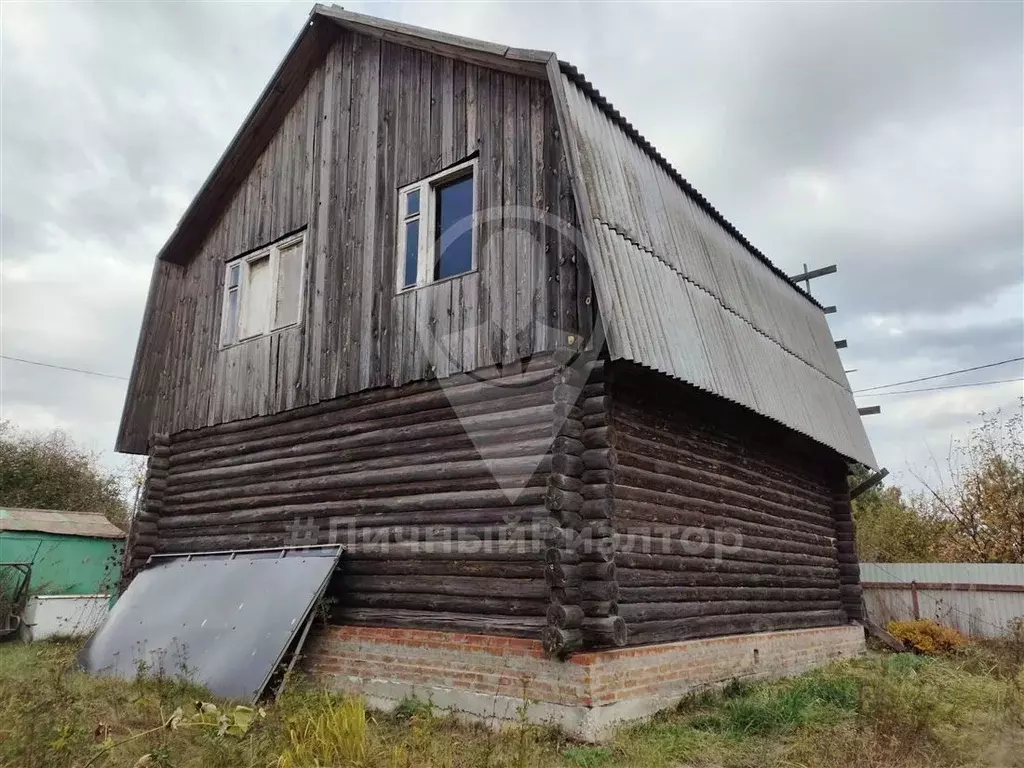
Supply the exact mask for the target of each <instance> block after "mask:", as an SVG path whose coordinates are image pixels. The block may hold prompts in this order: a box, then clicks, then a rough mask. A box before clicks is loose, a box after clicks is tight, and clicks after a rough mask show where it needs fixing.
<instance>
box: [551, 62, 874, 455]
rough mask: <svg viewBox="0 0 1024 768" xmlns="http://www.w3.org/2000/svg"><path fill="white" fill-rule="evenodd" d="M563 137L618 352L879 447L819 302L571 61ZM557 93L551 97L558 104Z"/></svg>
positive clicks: (814, 428)
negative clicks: (688, 179) (586, 217)
mask: <svg viewBox="0 0 1024 768" xmlns="http://www.w3.org/2000/svg"><path fill="white" fill-rule="evenodd" d="M561 70H562V72H561V81H562V82H561V86H562V88H563V90H564V96H565V101H564V104H565V112H566V114H565V115H564V119H565V123H566V125H565V130H566V133H567V137H566V138H567V144H568V149H569V151H570V152H572V153H573V155H574V158H575V163H576V165H577V166H578V168H577V172H576V178H575V179H574V181H575V184H576V194H577V195H584V196H585V198H586V206H585V207H584V210H585V211H587V213H586V214H585V215H589V216H590V217H591V219H592V220H591V221H589V222H586V221H585V222H584V228H585V230H588V231H587V235H588V238H589V239H591V240H592V241H593V247H592V248H590V249H589V251H588V256H589V260H590V265H591V270H592V272H593V275H594V284H595V287H596V289H597V291H598V299H599V303H600V309H601V314H602V317H603V318H604V321H605V327H606V329H607V331H608V341H609V347H610V351H611V355H612V357H613V358H616V359H627V360H632V361H633V362H636V363H639V364H641V365H645V366H647V367H649V368H653V369H655V370H658V371H661V372H662V373H665V374H668V375H670V376H673V377H675V378H678V379H682V380H684V381H686V382H689V383H690V384H693V385H694V386H697V387H699V388H701V389H704V390H706V391H708V392H711V393H713V394H715V395H718V396H720V397H724V398H726V399H727V400H731V401H733V402H736V403H739V404H740V405H743V406H746V407H747V408H750V409H751V410H753V411H756V412H757V413H760V414H762V415H764V416H767V417H768V418H770V419H773V420H775V421H778V422H780V423H781V424H784V425H785V426H787V427H790V428H791V429H794V430H796V431H798V432H801V433H803V434H805V435H807V436H808V437H811V438H813V439H814V440H816V441H818V442H820V443H822V444H824V445H827V446H829V447H830V448H833V449H834V450H836V451H837V452H838V453H840V454H842V455H843V456H846V457H848V458H850V459H854V460H856V461H860V462H862V463H864V464H867V465H868V466H871V467H874V466H875V457H874V453H873V452H872V450H871V445H870V443H869V442H868V438H867V434H866V432H865V431H864V426H863V424H862V422H861V419H860V414H859V413H858V412H857V406H856V403H855V402H854V399H853V395H852V393H851V392H850V385H849V382H848V381H847V378H846V374H845V373H844V372H843V366H842V362H841V361H840V359H839V353H838V352H837V351H836V348H835V343H834V341H833V339H832V334H831V332H830V330H829V327H828V322H827V320H826V318H825V315H824V312H823V311H822V309H821V305H819V304H818V303H817V302H815V301H814V300H813V299H811V298H810V297H809V296H808V295H807V294H806V293H804V292H803V291H802V290H800V289H799V287H797V286H796V285H795V284H794V283H793V282H792V281H791V280H789V278H788V277H787V276H786V275H784V274H783V273H782V272H780V271H779V270H778V268H776V267H775V266H774V265H773V264H772V263H771V262H770V261H769V260H768V259H767V257H765V256H764V255H763V254H761V253H760V252H759V251H757V250H756V249H755V248H754V247H753V246H752V245H750V243H749V242H747V241H746V239H744V238H743V236H742V235H741V234H740V233H739V232H738V231H737V230H736V229H735V228H734V227H733V226H732V225H731V224H729V223H728V222H727V221H726V220H725V219H724V218H723V217H722V216H721V214H719V213H718V212H717V211H716V210H715V209H714V208H712V207H711V205H710V204H709V203H708V202H707V201H706V200H704V198H702V197H701V196H700V195H699V194H697V192H696V191H695V190H693V188H692V187H690V186H689V184H687V183H686V181H685V180H683V179H682V177H681V176H679V174H678V173H676V172H675V170H674V169H673V168H672V167H671V166H670V165H669V164H668V163H667V161H665V159H664V158H662V157H661V156H660V155H658V154H657V152H656V151H655V150H654V149H653V147H651V146H650V144H649V143H647V142H646V140H644V139H643V137H642V136H640V135H639V133H637V132H636V130H635V129H634V128H633V127H632V126H631V125H629V123H627V122H625V120H624V119H623V118H622V117H621V116H620V115H619V114H618V113H617V112H616V111H615V110H614V108H612V107H611V105H610V104H608V103H607V101H605V100H604V99H603V98H601V96H600V94H598V93H597V92H596V90H594V89H593V87H592V86H590V84H589V83H587V82H586V81H585V80H583V78H582V76H581V75H579V73H578V72H577V71H576V70H575V69H574V68H572V67H571V65H567V64H565V63H562V64H561ZM558 103H559V99H558V98H556V104H558Z"/></svg>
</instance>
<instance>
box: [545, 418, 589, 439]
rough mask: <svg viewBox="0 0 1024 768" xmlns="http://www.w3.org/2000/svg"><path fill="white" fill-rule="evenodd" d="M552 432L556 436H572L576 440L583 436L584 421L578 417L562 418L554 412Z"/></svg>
mask: <svg viewBox="0 0 1024 768" xmlns="http://www.w3.org/2000/svg"><path fill="white" fill-rule="evenodd" d="M552 417H553V418H552V424H551V427H552V434H553V435H555V436H556V437H557V436H559V435H561V436H564V437H572V438H575V439H576V440H580V439H582V438H583V432H584V427H583V422H582V421H579V420H578V419H562V418H559V417H557V416H555V415H554V414H552Z"/></svg>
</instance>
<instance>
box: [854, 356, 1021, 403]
mask: <svg viewBox="0 0 1024 768" xmlns="http://www.w3.org/2000/svg"><path fill="white" fill-rule="evenodd" d="M1021 360H1024V357H1012V358H1010V359H1009V360H1000V361H999V362H998V363H988V364H986V365H976V366H974V367H973V368H961V369H960V370H958V371H948V372H947V373H936V374H934V375H932V376H922V377H921V378H919V379H907V380H906V381H894V382H893V383H892V384H879V385H878V386H876V387H865V388H864V389H855V390H853V394H855V395H859V394H860V393H861V392H873V391H874V390H876V389H888V388H889V387H900V386H903V385H904V384H917V383H918V382H920V381H931V380H932V379H942V378H945V377H946V376H954V375H956V374H958V373H970V372H971V371H981V370H984V369H985V368H995V367H996V366H997V365H1006V364H1007V363H1019V362H1020V361H1021Z"/></svg>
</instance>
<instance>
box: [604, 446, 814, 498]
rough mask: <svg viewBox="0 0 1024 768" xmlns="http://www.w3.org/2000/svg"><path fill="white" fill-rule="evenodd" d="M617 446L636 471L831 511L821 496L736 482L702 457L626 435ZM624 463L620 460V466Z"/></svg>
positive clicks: (755, 479)
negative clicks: (712, 481) (645, 471)
mask: <svg viewBox="0 0 1024 768" xmlns="http://www.w3.org/2000/svg"><path fill="white" fill-rule="evenodd" d="M617 445H618V448H619V450H620V451H621V452H622V454H623V456H629V457H631V458H632V459H635V460H636V461H637V462H638V465H637V466H638V468H640V469H645V470H649V471H652V472H656V473H661V474H667V475H677V474H678V476H679V477H683V478H687V479H690V480H695V481H698V482H707V481H706V480H705V479H704V478H709V477H713V478H715V480H714V485H716V486H718V487H721V488H722V489H723V490H729V491H733V492H736V493H741V494H743V495H745V496H753V497H756V498H763V499H766V500H770V501H772V502H774V503H777V504H781V505H782V506H783V507H785V508H788V509H792V508H797V509H804V510H812V511H815V512H819V513H822V514H830V513H831V512H832V509H833V505H832V504H831V500H830V499H829V498H828V497H827V496H826V495H824V494H821V493H818V494H811V495H810V496H808V495H807V494H806V492H805V489H802V488H799V487H796V485H795V484H794V485H793V486H792V487H789V486H782V487H780V486H779V484H777V483H766V482H765V477H764V476H763V475H761V474H759V473H752V474H750V475H746V476H745V477H744V478H743V479H741V478H737V477H735V476H734V473H732V472H730V468H729V466H728V465H726V464H724V463H722V462H716V461H709V460H708V459H707V456H706V455H699V454H694V453H693V452H690V451H680V450H677V449H674V448H671V447H669V446H666V445H663V444H661V443H658V442H656V441H653V440H645V439H643V438H639V437H637V436H636V435H635V434H630V433H628V432H627V433H626V434H624V435H622V436H621V438H619V439H618V442H617ZM625 461H626V460H625V459H623V463H625Z"/></svg>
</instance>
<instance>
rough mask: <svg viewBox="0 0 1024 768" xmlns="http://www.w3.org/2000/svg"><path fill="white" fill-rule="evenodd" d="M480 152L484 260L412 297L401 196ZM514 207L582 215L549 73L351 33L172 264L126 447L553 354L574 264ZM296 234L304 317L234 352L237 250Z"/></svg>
mask: <svg viewBox="0 0 1024 768" xmlns="http://www.w3.org/2000/svg"><path fill="white" fill-rule="evenodd" d="M473 153H479V159H478V166H477V169H478V170H477V178H476V180H475V184H476V185H477V187H478V190H477V191H478V199H479V202H480V205H481V207H482V209H483V211H485V212H490V213H488V214H487V215H485V216H484V219H485V221H484V222H483V224H482V225H481V227H480V228H479V230H478V232H477V262H478V268H477V270H476V271H474V272H473V273H470V274H468V275H466V276H463V277H459V278H455V279H452V280H450V281H448V282H447V283H444V284H439V285H437V286H432V287H428V288H424V289H419V290H414V291H408V292H404V293H401V294H398V293H397V291H396V286H397V275H396V269H397V266H398V264H397V262H396V254H395V248H396V229H397V222H396V220H395V210H396V206H397V203H398V200H397V190H398V189H399V188H400V187H402V186H404V185H406V184H409V183H412V182H414V181H417V180H419V179H422V178H424V177H426V176H429V175H430V174H432V173H435V172H437V171H439V170H441V169H443V168H445V167H447V166H449V165H451V164H452V163H455V162H459V161H460V160H463V159H466V158H467V157H469V156H471V155H472V154H473ZM516 205H520V206H530V207H535V208H537V209H538V210H540V211H543V212H548V213H551V214H553V215H556V216H559V215H561V216H563V217H565V218H566V220H567V222H568V224H569V226H570V227H572V226H574V225H575V214H574V212H573V211H574V208H573V205H572V199H571V191H570V184H569V179H568V177H567V174H566V172H565V167H564V161H563V160H562V145H561V137H560V136H559V134H558V131H557V124H556V120H555V117H554V114H553V103H552V99H551V95H550V91H549V89H548V86H547V84H546V81H542V80H534V79H531V78H528V77H525V76H517V75H511V74H507V73H501V72H494V71H490V70H487V69H484V68H482V67H479V66H476V65H472V64H468V63H465V62H461V61H453V60H452V59H448V58H445V57H443V56H439V55H435V54H432V53H428V52H425V51H418V50H412V49H408V48H403V47H401V46H398V45H395V44H393V43H388V42H383V41H380V40H377V39H374V38H369V37H363V36H359V35H356V34H353V33H350V32H342V33H341V34H340V35H339V38H338V40H337V41H336V42H335V43H334V45H333V46H332V47H331V48H330V49H329V51H328V54H327V56H326V59H325V60H324V61H323V62H322V63H320V64H319V66H317V67H316V68H315V69H314V70H313V74H312V76H311V77H310V79H309V82H308V83H307V84H306V87H305V89H304V90H303V91H302V93H301V94H300V95H299V97H298V99H297V101H296V102H295V104H294V105H293V106H292V108H291V110H290V111H289V113H288V114H287V116H286V117H285V119H284V122H283V124H282V125H281V127H280V129H279V131H278V132H277V134H276V135H274V136H273V138H272V139H271V140H270V143H269V145H268V146H267V148H266V150H265V151H264V152H263V154H262V155H261V156H260V157H259V158H258V159H257V161H256V162H255V165H254V166H253V168H252V169H251V171H250V173H249V175H248V176H247V177H246V178H245V180H244V181H243V182H242V184H241V185H240V186H239V188H238V189H237V191H236V193H235V194H234V196H233V197H232V198H231V199H230V200H229V201H228V202H227V203H226V206H225V209H224V211H223V213H222V214H221V216H220V218H219V220H218V221H217V224H216V225H215V227H214V228H213V230H212V231H211V232H210V233H209V234H208V235H207V237H206V238H205V240H204V241H203V243H202V246H201V248H200V249H199V250H198V252H197V253H196V254H195V256H194V257H193V258H192V259H191V261H189V263H188V264H187V265H186V266H184V267H178V266H172V265H166V264H160V265H158V266H157V270H158V272H159V276H160V279H159V281H158V282H157V284H156V287H155V291H156V293H157V300H156V302H155V303H154V305H153V307H154V309H153V314H154V317H153V318H151V322H149V323H147V334H146V337H145V338H143V339H142V340H141V346H140V362H139V366H140V367H139V376H138V383H137V385H136V386H135V387H134V389H133V392H132V393H131V395H130V401H129V403H128V407H127V408H126V416H125V428H124V430H123V431H122V441H121V444H122V447H123V448H125V449H129V450H139V451H144V450H145V445H146V439H147V437H148V435H150V434H152V433H154V432H167V433H174V432H177V431H180V430H183V429H196V428H199V427H202V426H208V425H214V424H220V423H223V422H229V421H234V420H237V419H244V418H249V417H252V416H258V415H265V414H272V413H276V412H280V411H282V410H287V409H290V408H296V407H300V406H303V405H308V404H313V403H317V402H320V401H322V400H328V399H332V398H335V397H339V396H342V395H345V394H348V393H352V392H357V391H361V390H365V389H369V388H373V387H387V386H400V385H402V384H404V383H407V382H410V381H416V380H420V379H426V378H430V377H433V376H435V375H440V376H444V375H448V374H451V373H457V372H460V371H469V370H473V369H474V368H478V367H485V366H488V365H492V364H494V363H510V362H512V361H514V360H517V359H519V358H520V357H523V356H528V355H530V354H532V353H534V352H538V351H544V350H550V349H553V347H554V345H555V343H556V341H558V339H557V338H556V337H557V336H558V335H559V334H558V333H555V332H552V331H548V330H547V329H546V328H545V327H544V326H545V325H550V326H556V327H560V328H562V329H563V330H564V329H566V328H568V327H570V326H575V322H576V314H577V312H576V308H575V307H573V308H572V309H571V310H570V309H569V307H568V306H564V304H565V302H567V301H568V292H566V291H565V290H564V289H566V288H568V287H569V286H566V285H564V284H563V285H562V288H563V291H562V296H561V297H560V295H559V294H560V292H559V290H558V289H557V288H556V287H555V286H553V285H552V283H554V282H558V281H563V282H564V281H566V280H568V281H569V282H571V283H572V285H571V290H573V291H574V290H575V285H576V279H575V277H570V276H568V275H566V274H564V272H565V271H566V268H567V267H570V268H571V269H573V270H575V269H576V268H577V267H576V260H575V258H574V256H568V255H567V253H568V251H567V249H568V248H569V247H570V246H569V244H566V243H562V244H556V243H553V242H549V241H550V240H553V239H554V238H552V237H551V235H550V233H549V232H546V231H542V229H543V228H541V227H539V226H537V225H536V224H535V223H533V222H531V221H530V220H529V217H526V218H523V217H517V216H515V215H514V214H513V213H511V212H507V213H506V214H505V215H503V214H502V212H501V211H502V208H503V207H504V206H516ZM493 211H497V214H496V215H495V214H494V213H493ZM505 227H507V229H506V228H505ZM299 230H304V231H305V233H306V243H305V247H306V268H305V273H304V291H305V293H304V306H303V311H302V313H301V318H302V321H301V324H300V325H299V326H297V327H294V328H290V329H286V330H283V331H280V332H278V333H275V334H273V335H271V336H265V337H262V338H258V339H254V340H250V341H247V342H244V343H241V344H237V345H234V346H232V347H229V348H227V349H220V348H219V337H220V323H221V318H220V312H221V293H222V288H223V286H222V284H223V277H224V275H223V271H224V270H223V265H224V262H225V261H226V260H230V259H232V258H234V257H236V256H239V255H242V254H245V253H247V252H250V251H252V250H255V249H257V248H259V247H261V246H264V245H266V244H268V243H270V242H273V241H274V240H276V239H279V238H280V237H282V236H284V235H286V234H289V233H291V232H295V231H299ZM556 260H557V261H558V262H559V263H560V264H561V267H562V269H556V268H555V266H554V262H555V261H556ZM556 301H561V302H563V305H562V306H557V307H556V306H555V305H554V302H556ZM572 301H573V303H574V304H575V296H573V297H572ZM541 321H544V322H541ZM556 321H557V322H556ZM435 347H438V348H440V349H442V350H444V352H445V354H443V355H442V356H441V359H440V362H439V363H438V365H439V368H440V369H439V370H435V369H434V367H433V364H434V363H435V361H434V360H433V359H431V358H432V357H433V356H434V348H435Z"/></svg>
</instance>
